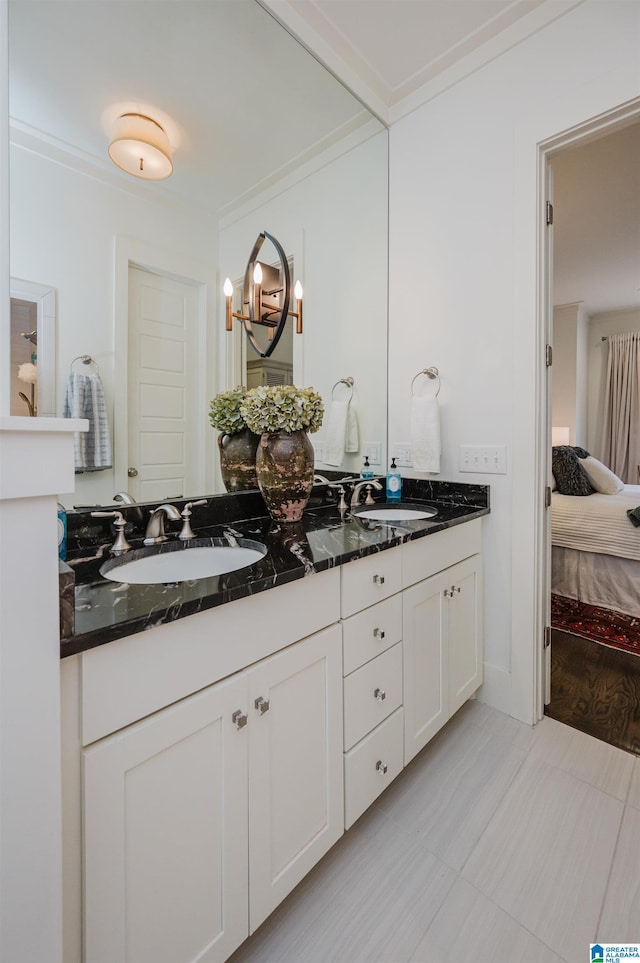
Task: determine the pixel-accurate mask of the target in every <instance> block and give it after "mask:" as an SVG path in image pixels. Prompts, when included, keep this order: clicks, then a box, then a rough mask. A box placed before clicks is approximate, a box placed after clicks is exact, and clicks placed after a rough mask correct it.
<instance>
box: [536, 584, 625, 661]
mask: <svg viewBox="0 0 640 963" xmlns="http://www.w3.org/2000/svg"><path fill="white" fill-rule="evenodd" d="M551 626H552V628H554V629H561V630H562V631H563V632H570V633H571V634H572V635H579V636H581V637H582V638H584V639H591V641H593V642H600V643H601V644H602V645H608V646H610V647H611V648H613V649H622V650H623V651H624V652H631V653H632V654H633V655H640V619H638V618H634V617H633V616H631V615H624V613H622V612H614V611H613V609H602V608H598V606H596V605H587V604H586V603H585V602H576V601H575V600H574V599H567V598H564V597H563V596H562V595H552V596H551Z"/></svg>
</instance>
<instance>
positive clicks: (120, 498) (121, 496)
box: [113, 492, 144, 524]
mask: <svg viewBox="0 0 640 963" xmlns="http://www.w3.org/2000/svg"><path fill="white" fill-rule="evenodd" d="M113 500H114V502H120V504H121V505H127V506H129V505H133V506H134V508H132V509H131V510H130V511H129V512H127V515H128V516H129V518H130V519H131V518H135V520H136V521H137V522H140V524H142V519H143V517H144V516H143V514H142V509H141V508H140V506H139V505H138V503H137V502H136V500H135V498H134V497H133V495H130V494H129V492H118V493H117V494H116V495H114V496H113Z"/></svg>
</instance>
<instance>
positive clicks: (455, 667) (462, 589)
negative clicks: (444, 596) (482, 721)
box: [447, 555, 482, 716]
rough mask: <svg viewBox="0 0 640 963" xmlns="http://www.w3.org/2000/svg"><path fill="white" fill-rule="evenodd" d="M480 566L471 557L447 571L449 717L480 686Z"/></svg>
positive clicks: (476, 557)
mask: <svg viewBox="0 0 640 963" xmlns="http://www.w3.org/2000/svg"><path fill="white" fill-rule="evenodd" d="M480 564H481V562H480V556H479V555H474V556H472V558H468V559H466V561H464V562H460V564H459V565H455V566H454V567H453V568H452V569H449V571H448V574H449V576H450V587H449V591H450V595H449V597H448V618H447V648H448V650H449V716H452V715H453V714H454V712H457V711H458V709H459V708H460V706H461V705H463V704H464V703H465V702H466V701H467V699H470V698H471V696H472V695H473V693H474V692H475V691H476V689H478V688H479V686H480V685H481V684H482V618H481V613H480V604H481V599H482V589H481V570H480Z"/></svg>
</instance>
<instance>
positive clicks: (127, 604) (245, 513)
mask: <svg viewBox="0 0 640 963" xmlns="http://www.w3.org/2000/svg"><path fill="white" fill-rule="evenodd" d="M375 494H376V495H378V499H377V500H380V498H379V495H380V493H377V492H376V493H375ZM334 500H335V495H334V493H333V492H331V491H330V490H328V489H327V488H326V486H323V485H320V486H316V487H315V488H314V491H313V495H312V498H311V499H310V501H309V506H308V508H307V510H306V511H305V513H304V515H303V518H302V520H301V521H300V522H299V523H297V524H292V525H276V524H275V523H273V522H272V521H271V519H270V518H269V517H268V515H267V514H266V511H265V508H264V503H263V502H262V499H261V497H260V495H259V493H257V492H251V493H248V492H247V493H241V494H237V495H221V496H214V497H211V498H209V499H207V505H206V506H203V507H202V508H194V513H193V518H192V524H193V529H194V532H195V533H196V536H197V543H198V545H203V544H207V542H209V543H210V544H217V543H219V540H220V539H223V540H225V541H228V540H229V539H238V538H242V539H252V540H255V541H258V542H262V543H263V544H264V545H265V546H266V548H267V554H266V555H265V556H264V558H262V559H261V560H260V561H258V562H256V563H255V564H254V565H251V566H249V567H248V568H243V569H239V570H238V571H235V572H231V573H229V574H226V575H218V576H213V577H211V578H203V579H198V580H195V581H184V582H178V583H172V584H169V585H133V584H128V583H120V582H113V581H110V580H108V579H105V578H103V577H102V576H101V575H100V574H99V568H100V566H101V564H102V563H103V562H104V561H105V560H106V559H108V558H109V557H110V552H109V548H110V545H111V544H112V543H113V536H112V533H111V531H110V520H109V519H107V520H103V519H94V518H92V517H91V516H90V513H89V512H77V513H69V515H68V517H67V521H68V528H69V545H70V551H69V556H68V563H69V565H70V566H71V568H72V569H73V570H74V572H75V578H76V584H75V629H74V632H73V634H72V635H70V636H69V637H68V638H65V639H63V640H62V642H61V646H60V650H61V656H63V657H64V656H68V655H73V654H75V653H77V652H83V651H85V650H87V649H90V648H94V647H95V646H98V645H103V644H105V643H107V642H112V641H114V640H116V639H122V638H125V637H126V636H129V635H134V634H135V633H137V632H143V631H146V630H147V629H150V628H153V627H155V626H157V625H162V624H163V623H166V622H172V621H174V620H175V619H180V618H184V617H185V616H188V615H193V614H194V613H196V612H202V611H204V610H205V609H210V608H214V607H216V606H218V605H223V604H224V603H226V602H232V601H234V600H236V599H241V598H246V597H247V596H250V595H256V594H258V593H259V592H264V591H266V590H268V589H271V588H275V587H276V586H278V585H284V584H286V583H288V582H293V581H295V580H296V579H299V578H304V577H305V576H307V575H310V574H313V573H314V572H322V571H324V570H326V569H329V568H333V567H335V566H337V565H344V564H346V563H348V562H351V561H353V560H355V559H359V558H364V557H365V556H367V555H371V554H372V553H375V552H380V551H384V550H385V549H388V548H392V547H393V546H395V545H400V544H402V543H403V542H407V541H411V540H413V539H417V538H423V537H425V536H428V535H431V534H433V533H434V532H439V531H443V530H444V529H447V528H451V527H452V526H454V525H459V524H462V523H464V522H467V521H470V520H471V519H473V518H479V517H481V516H482V515H487V514H488V513H489V489H488V486H484V485H463V484H458V483H453V482H440V481H434V482H423V481H418V480H412V479H404V485H403V501H405V502H406V501H411V502H420V503H425V504H429V505H433V506H434V507H435V508H437V510H438V511H437V515H435V516H434V517H433V518H430V519H424V520H416V521H410V522H371V521H362V520H360V519H358V518H357V517H355V516H353V517H352V516H351V515H346V516H345V518H344V519H341V517H340V513H339V512H338V510H337V508H336V507H335V505H333V504H332V502H333V501H334ZM186 501H187V499H174V500H172V503H173V504H175V505H176V507H178V508H180V507H181V505H182V504H184V503H185V502H186ZM382 501H384V498H383V499H382ZM149 507H150V506H144V512H145V513H146V514H148V510H149ZM109 508H117V509H118V510H122V506H120V505H117V506H109ZM124 514H125V516H126V517H127V519H129V518H131V526H130V529H131V530H130V531H129V533H128V534H127V538H128V539H129V541H130V542H131V544H132V548H133V549H134V552H135V551H136V550H138V549H139V548H140V546H141V533H142V527H143V525H142V513H140V511H139V509H137V508H136V507H135V506H134V507H131V508H126V509H125V511H124ZM214 539H216V540H218V542H214V541H213V540H214ZM191 544H193V543H191ZM162 550H165V551H188V550H189V543H186V544H185V545H183V544H181V543H176V540H175V537H174V539H173V540H172V541H169V542H166V543H164V545H163V546H162ZM127 557H131V558H133V557H135V555H134V554H133V553H132V554H131V555H128V556H127Z"/></svg>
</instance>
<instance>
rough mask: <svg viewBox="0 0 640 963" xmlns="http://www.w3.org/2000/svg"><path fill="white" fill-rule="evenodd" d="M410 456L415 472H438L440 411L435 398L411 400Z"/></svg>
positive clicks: (426, 397) (414, 398)
mask: <svg viewBox="0 0 640 963" xmlns="http://www.w3.org/2000/svg"><path fill="white" fill-rule="evenodd" d="M411 456H412V462H413V467H414V468H415V469H416V471H429V472H433V473H434V474H437V473H438V472H439V471H440V409H439V407H438V399H437V397H435V396H433V397H429V396H428V395H426V396H425V395H414V396H413V397H412V399H411Z"/></svg>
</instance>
